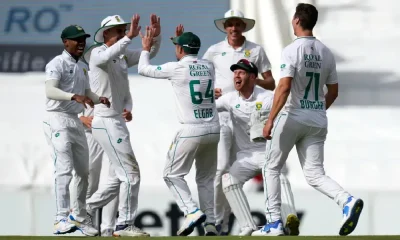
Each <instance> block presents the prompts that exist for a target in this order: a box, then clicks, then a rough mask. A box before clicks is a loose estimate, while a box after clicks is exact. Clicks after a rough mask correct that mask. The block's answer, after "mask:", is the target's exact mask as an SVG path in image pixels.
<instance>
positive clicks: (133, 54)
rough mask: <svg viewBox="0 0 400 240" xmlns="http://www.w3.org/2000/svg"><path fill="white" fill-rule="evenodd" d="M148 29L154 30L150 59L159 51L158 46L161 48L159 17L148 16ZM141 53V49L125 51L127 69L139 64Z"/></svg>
mask: <svg viewBox="0 0 400 240" xmlns="http://www.w3.org/2000/svg"><path fill="white" fill-rule="evenodd" d="M150 27H151V28H153V29H154V38H153V44H152V47H151V48H150V59H152V58H154V57H155V56H156V55H157V53H158V51H159V50H160V46H161V23H160V17H158V16H157V15H155V14H151V15H150ZM141 52H142V49H134V50H127V52H126V56H127V62H128V67H132V66H134V65H137V64H138V63H139V58H140V54H141Z"/></svg>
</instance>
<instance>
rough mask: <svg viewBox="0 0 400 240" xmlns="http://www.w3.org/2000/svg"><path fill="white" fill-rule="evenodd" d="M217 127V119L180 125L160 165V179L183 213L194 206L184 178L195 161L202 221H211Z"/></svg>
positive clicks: (194, 208) (212, 221) (191, 209)
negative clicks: (165, 158)
mask: <svg viewBox="0 0 400 240" xmlns="http://www.w3.org/2000/svg"><path fill="white" fill-rule="evenodd" d="M219 131H220V126H219V124H218V123H216V124H193V125H189V124H185V125H183V126H182V128H181V129H180V130H179V131H178V132H177V133H176V135H175V138H174V140H173V141H172V144H171V147H170V149H169V151H168V154H167V162H166V164H165V168H164V181H165V183H166V184H167V186H168V188H169V189H170V191H171V192H172V195H173V196H174V198H175V201H176V203H177V204H178V206H179V208H180V210H181V211H182V212H183V213H184V215H185V216H186V215H187V214H189V213H192V212H194V211H195V210H196V209H198V207H197V204H196V202H195V201H194V200H193V198H192V194H191V192H190V190H189V186H188V185H187V182H186V181H185V178H184V177H185V176H186V175H187V174H188V173H189V172H190V169H191V168H192V165H193V162H195V166H196V184H197V190H198V195H199V203H200V209H201V210H202V211H203V212H204V213H205V214H206V216H207V219H206V222H208V223H214V224H215V217H214V178H215V173H216V169H217V146H218V141H219V135H220V133H219ZM195 160H196V161H195Z"/></svg>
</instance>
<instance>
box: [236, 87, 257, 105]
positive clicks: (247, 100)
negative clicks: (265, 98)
mask: <svg viewBox="0 0 400 240" xmlns="http://www.w3.org/2000/svg"><path fill="white" fill-rule="evenodd" d="M255 91H256V86H254V88H253V92H252V93H251V95H250V97H249V98H247V99H246V98H244V97H243V96H242V95H240V92H239V91H237V94H238V96H239V98H241V99H242V100H243V101H246V102H250V101H252V100H254V95H255V94H254V93H255Z"/></svg>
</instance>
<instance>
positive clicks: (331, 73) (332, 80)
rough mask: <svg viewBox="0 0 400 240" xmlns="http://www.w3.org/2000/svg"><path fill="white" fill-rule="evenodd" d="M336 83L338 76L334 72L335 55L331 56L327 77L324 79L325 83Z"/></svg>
mask: <svg viewBox="0 0 400 240" xmlns="http://www.w3.org/2000/svg"><path fill="white" fill-rule="evenodd" d="M336 83H338V77H337V72H336V61H335V57H334V56H332V63H331V67H330V68H329V74H328V79H327V80H326V84H336Z"/></svg>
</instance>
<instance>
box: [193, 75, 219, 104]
mask: <svg viewBox="0 0 400 240" xmlns="http://www.w3.org/2000/svg"><path fill="white" fill-rule="evenodd" d="M195 85H200V80H191V81H190V82H189V86H190V96H191V97H192V103H193V104H196V105H198V104H201V103H202V102H203V95H204V98H205V99H209V98H211V103H214V89H212V88H211V87H212V79H209V80H208V85H207V89H206V92H205V93H202V92H200V91H195V90H194V86H195Z"/></svg>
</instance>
